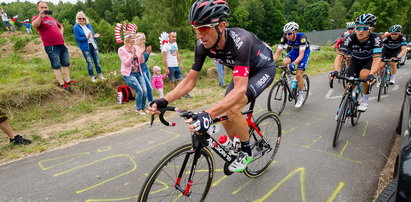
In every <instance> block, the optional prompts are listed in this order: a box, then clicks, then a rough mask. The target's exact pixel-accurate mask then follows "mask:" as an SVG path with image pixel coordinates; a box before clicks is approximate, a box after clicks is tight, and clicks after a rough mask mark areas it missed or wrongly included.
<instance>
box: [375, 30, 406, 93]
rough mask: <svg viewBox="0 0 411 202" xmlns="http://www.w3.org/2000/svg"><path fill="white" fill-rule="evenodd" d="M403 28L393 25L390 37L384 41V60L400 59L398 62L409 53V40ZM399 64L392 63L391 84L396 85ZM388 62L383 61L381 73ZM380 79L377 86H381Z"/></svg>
mask: <svg viewBox="0 0 411 202" xmlns="http://www.w3.org/2000/svg"><path fill="white" fill-rule="evenodd" d="M401 30H402V26H401V25H393V26H391V28H390V30H389V33H390V34H389V35H388V36H387V37H385V38H384V39H383V40H382V45H383V49H382V58H383V59H391V58H398V60H399V59H400V58H401V57H402V56H404V55H405V53H406V52H407V39H406V37H405V36H404V35H402V34H401ZM397 63H398V61H397V62H390V66H391V79H390V84H391V85H393V84H395V74H396V73H397ZM385 64H386V62H383V61H381V63H380V69H379V71H378V72H379V73H380V75H381V71H382V69H383V68H384V66H385ZM380 80H381V79H380V78H379V79H378V83H377V86H379V82H380Z"/></svg>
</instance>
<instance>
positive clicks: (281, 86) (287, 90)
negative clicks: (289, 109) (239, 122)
mask: <svg viewBox="0 0 411 202" xmlns="http://www.w3.org/2000/svg"><path fill="white" fill-rule="evenodd" d="M278 68H280V69H282V75H281V78H280V80H278V81H277V82H276V83H275V84H274V85H273V87H271V90H270V93H269V94H268V100H267V108H268V111H272V112H275V113H277V114H278V115H280V114H281V113H282V112H283V110H284V108H285V104H286V102H287V99H288V101H289V102H291V101H293V100H294V103H296V102H297V97H298V95H299V94H300V92H299V90H298V89H297V88H298V87H295V88H291V86H290V85H291V84H289V82H291V81H289V80H288V78H287V77H288V75H290V74H291V75H295V71H291V70H289V69H288V67H286V66H278ZM303 78H304V90H303V92H304V102H303V105H304V103H305V102H306V101H307V98H308V93H309V91H310V80H309V79H308V76H307V75H305V74H303ZM287 94H288V97H287Z"/></svg>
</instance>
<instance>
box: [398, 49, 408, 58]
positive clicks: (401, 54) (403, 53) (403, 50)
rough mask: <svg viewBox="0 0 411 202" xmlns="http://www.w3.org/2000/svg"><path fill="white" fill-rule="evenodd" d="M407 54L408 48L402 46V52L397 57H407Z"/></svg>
mask: <svg viewBox="0 0 411 202" xmlns="http://www.w3.org/2000/svg"><path fill="white" fill-rule="evenodd" d="M406 52H407V46H401V52H400V54H399V55H398V56H397V57H398V58H401V57H402V56H404V55H405V53H406Z"/></svg>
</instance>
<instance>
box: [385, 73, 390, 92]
mask: <svg viewBox="0 0 411 202" xmlns="http://www.w3.org/2000/svg"><path fill="white" fill-rule="evenodd" d="M386 77H387V79H386V81H385V85H384V95H386V94H387V91H388V88H389V87H390V80H391V74H387V76H386Z"/></svg>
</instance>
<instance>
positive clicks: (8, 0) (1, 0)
mask: <svg viewBox="0 0 411 202" xmlns="http://www.w3.org/2000/svg"><path fill="white" fill-rule="evenodd" d="M16 1H17V0H0V4H1V3H11V2H16ZM24 1H28V2H32V3H37V2H38V0H20V2H24ZM45 1H46V2H52V3H54V4H58V3H59V1H62V2H70V3H73V4H75V3H77V0H45ZM80 1H84V0H80Z"/></svg>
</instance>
